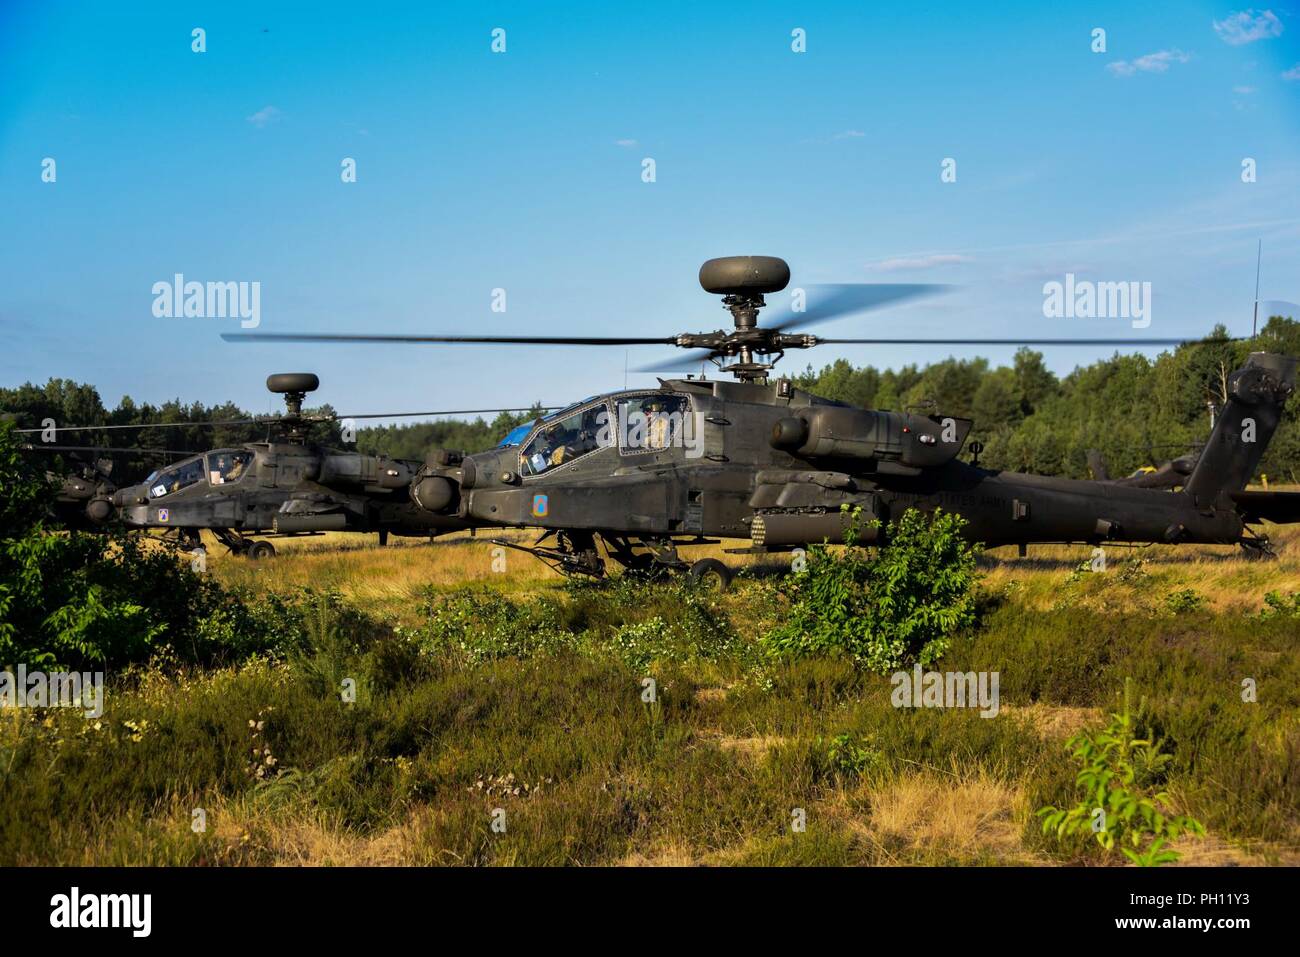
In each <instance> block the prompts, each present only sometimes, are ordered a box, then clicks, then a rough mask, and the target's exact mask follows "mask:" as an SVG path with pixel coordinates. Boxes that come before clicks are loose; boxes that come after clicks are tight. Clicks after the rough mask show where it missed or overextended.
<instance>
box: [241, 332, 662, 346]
mask: <svg viewBox="0 0 1300 957" xmlns="http://www.w3.org/2000/svg"><path fill="white" fill-rule="evenodd" d="M221 338H222V339H225V340H226V341H227V342H410V343H468V344H480V345H481V344H489V345H521V346H671V345H673V344H674V343H675V342H676V341H677V340H676V339H674V338H673V337H672V336H661V337H659V338H657V339H648V338H639V337H627V336H617V337H609V336H408V335H402V334H375V335H353V334H349V333H313V332H262V333H258V332H223V333H222V334H221Z"/></svg>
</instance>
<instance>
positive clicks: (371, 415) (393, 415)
mask: <svg viewBox="0 0 1300 957" xmlns="http://www.w3.org/2000/svg"><path fill="white" fill-rule="evenodd" d="M562 408H564V406H562V405H542V406H532V405H530V406H518V407H516V408H513V409H441V410H437V411H433V412H362V413H359V414H357V415H344V414H342V413H339V414H337V415H335V416H334V418H335V419H401V418H407V417H410V416H413V415H486V414H487V413H489V412H532V411H534V409H536V410H538V411H541V412H549V411H551V410H552V409H562Z"/></svg>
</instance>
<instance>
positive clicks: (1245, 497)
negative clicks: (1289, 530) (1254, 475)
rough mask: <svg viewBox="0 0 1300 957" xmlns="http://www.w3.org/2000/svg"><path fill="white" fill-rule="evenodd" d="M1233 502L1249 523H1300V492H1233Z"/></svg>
mask: <svg viewBox="0 0 1300 957" xmlns="http://www.w3.org/2000/svg"><path fill="white" fill-rule="evenodd" d="M1232 500H1233V501H1234V502H1236V503H1237V508H1238V509H1239V510H1240V512H1241V517H1242V518H1243V519H1244V520H1245V521H1247V522H1258V521H1266V522H1276V523H1277V524H1279V525H1287V524H1290V523H1293V522H1300V492H1233V493H1232Z"/></svg>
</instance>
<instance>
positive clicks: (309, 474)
mask: <svg viewBox="0 0 1300 957" xmlns="http://www.w3.org/2000/svg"><path fill="white" fill-rule="evenodd" d="M266 385H267V388H268V389H269V390H270V391H271V392H275V393H279V394H282V395H284V400H285V406H286V414H285V415H283V416H276V417H268V418H263V419H252V420H240V421H231V422H221V423H162V426H163V427H165V426H166V425H169V424H171V425H176V424H212V425H242V424H251V423H260V424H266V425H267V426H268V427H270V428H271V429H272V430H273V431H274V432H277V433H278V434H277V435H274V436H273V437H268V439H267V441H265V442H249V443H246V444H244V445H241V446H239V447H238V448H224V449H213V450H211V451H208V452H204V453H201V454H198V455H190V454H188V453H183V454H185V455H188V457H185V458H183V459H182V461H179V462H177V463H175V464H174V465H170V466H168V467H166V468H163V469H160V470H158V471H155V472H153V473H152V474H151V475H149V477H148V478H146V479H145V480H144V481H143V482H142V483H140V484H139V485H134V486H131V487H128V488H121V489H116V490H113V489H111V487H106V484H105V482H106V480H107V475H104V476H102V480H101V481H99V482H98V483H95V482H92V481H91V479H90V478H83V479H82V480H79V481H77V480H76V477H75V476H73V477H71V478H70V479H68V480H67V481H65V483H64V489H63V495H65V496H70V497H71V499H72V500H74V504H76V500H77V499H78V497H85V498H87V499H88V503H87V504H86V506H85V509H86V511H87V514H88V515H89V517H90V518H91V519H92V521H94V522H95V523H97V524H102V523H104V522H106V521H108V520H109V518H110V517H111V513H112V512H114V511H115V513H116V516H117V517H118V518H119V519H120V520H121V521H122V522H123V523H124V524H126V525H128V526H130V527H133V528H141V529H163V530H164V531H165V532H167V533H171V534H174V535H175V537H177V538H179V539H180V540H181V541H182V542H184V543H186V544H188V545H191V546H197V545H199V544H200V541H201V540H200V537H199V532H200V530H202V529H207V530H209V531H210V532H212V534H213V535H214V536H215V537H216V538H217V540H218V541H220V542H221V543H222V544H223V545H225V546H226V547H227V548H228V549H229V550H230V551H231V552H233V553H235V554H237V555H246V556H247V557H249V558H252V559H260V558H267V557H270V556H272V555H274V554H275V546H274V545H273V544H272V543H271V542H270V541H267V540H266V539H265V538H264V537H263V538H257V539H254V538H252V537H250V536H252V535H257V534H262V535H265V534H274V535H294V534H301V533H310V532H323V531H347V532H377V533H378V534H379V541H380V544H384V543H386V542H387V539H388V536H389V535H390V534H393V535H408V536H421V537H432V536H435V535H438V534H441V533H443V532H447V531H454V530H456V529H459V528H463V527H465V526H464V523H463V522H461V521H460V520H459V519H458V518H456V517H455V516H448V515H438V514H434V513H432V512H429V511H427V510H425V509H422V508H420V507H418V506H417V505H416V504H415V503H414V502H413V501H412V500H411V497H410V494H409V486H410V483H411V480H412V478H413V477H414V476H415V474H416V473H417V472H418V470H419V469H420V467H421V463H419V462H413V461H408V460H404V459H394V458H389V457H388V456H385V455H364V454H361V453H358V452H350V451H346V450H341V449H332V448H327V447H324V446H321V445H318V444H316V443H314V442H310V441H308V437H307V434H308V431H309V428H310V426H311V425H312V424H313V423H314V422H318V421H325V420H326V419H333V418H348V419H357V418H389V417H395V415H396V414H394V415H388V414H382V413H380V414H375V415H355V416H316V415H311V414H307V413H304V412H303V411H302V404H303V401H304V400H305V398H306V396H307V393H309V392H312V391H315V390H316V389H317V388H319V387H320V380H319V379H318V378H317V377H316V376H315V375H313V374H311V373H280V374H277V375H272V376H270V377H268V378H267V380H266ZM503 411H527V410H518V409H464V410H453V412H457V413H461V414H468V413H481V412H503ZM440 414H444V413H442V412H419V413H400V415H440ZM447 414H451V413H447ZM151 427H153V426H148V425H141V426H125V427H120V426H119V427H115V428H135V429H143V428H151ZM82 428H83V427H79V426H78V427H69V428H66V429H61V430H60V431H80V430H82ZM85 428H87V429H90V428H103V427H85ZM69 482H72V483H73V485H74V486H75V487H74V488H72V489H69V487H68V483H69Z"/></svg>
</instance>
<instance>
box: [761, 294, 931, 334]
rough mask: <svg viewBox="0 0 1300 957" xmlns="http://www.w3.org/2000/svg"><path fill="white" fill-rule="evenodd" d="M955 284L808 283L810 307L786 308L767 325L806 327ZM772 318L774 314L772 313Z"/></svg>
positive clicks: (808, 304) (780, 327)
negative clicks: (799, 309)
mask: <svg viewBox="0 0 1300 957" xmlns="http://www.w3.org/2000/svg"><path fill="white" fill-rule="evenodd" d="M951 288H952V286H950V285H946V284H943V283H889V282H856V283H826V284H820V285H815V286H808V287H807V289H806V290H805V292H806V293H807V296H808V299H807V308H806V309H805V310H804V311H803V312H793V311H791V310H790V309H788V308H787V309H786V310H785V312H784V313H781V314H778V316H777V317H776V322H763V323H762V325H763V327H764V328H767V329H771V330H772V331H774V332H780V331H781V330H784V329H789V328H791V327H793V326H798V327H799V328H801V329H802V328H804V327H805V326H811V325H816V324H817V323H819V322H827V321H829V320H831V319H838V318H839V317H840V316H848V315H851V314H853V313H855V312H866V311H867V310H869V309H879V308H880V307H881V306H887V305H889V304H890V303H894V302H904V301H905V300H908V299H918V298H920V297H922V296H933V295H936V294H938V293H941V292H946V291H948V290H949V289H951ZM769 318H772V317H769Z"/></svg>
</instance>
